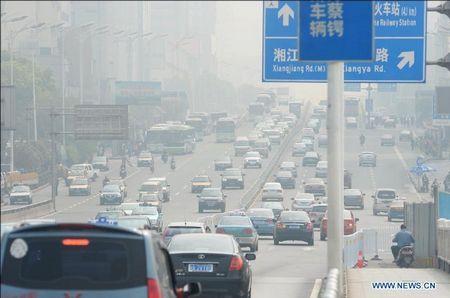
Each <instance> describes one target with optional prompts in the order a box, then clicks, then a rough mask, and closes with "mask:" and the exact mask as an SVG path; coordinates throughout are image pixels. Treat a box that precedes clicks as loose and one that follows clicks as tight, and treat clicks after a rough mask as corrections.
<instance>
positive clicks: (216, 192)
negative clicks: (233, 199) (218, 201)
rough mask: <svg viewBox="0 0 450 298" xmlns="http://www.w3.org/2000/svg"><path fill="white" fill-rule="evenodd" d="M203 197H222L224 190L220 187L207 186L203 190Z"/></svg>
mask: <svg viewBox="0 0 450 298" xmlns="http://www.w3.org/2000/svg"><path fill="white" fill-rule="evenodd" d="M201 196H202V197H221V196H222V192H221V191H220V189H214V188H205V189H203V190H202V192H201Z"/></svg>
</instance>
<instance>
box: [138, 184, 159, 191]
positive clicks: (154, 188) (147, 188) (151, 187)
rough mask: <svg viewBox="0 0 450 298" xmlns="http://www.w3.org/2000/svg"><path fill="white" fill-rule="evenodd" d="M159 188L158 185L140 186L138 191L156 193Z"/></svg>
mask: <svg viewBox="0 0 450 298" xmlns="http://www.w3.org/2000/svg"><path fill="white" fill-rule="evenodd" d="M159 190H160V187H159V185H158V184H142V186H141V188H140V191H147V192H158V191H159Z"/></svg>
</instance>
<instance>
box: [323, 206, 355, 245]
mask: <svg viewBox="0 0 450 298" xmlns="http://www.w3.org/2000/svg"><path fill="white" fill-rule="evenodd" d="M343 217H344V235H350V234H353V233H355V232H356V222H357V221H359V218H356V217H355V216H354V215H353V212H352V211H350V210H344V215H343ZM327 233H328V211H327V212H326V213H325V215H324V217H323V218H322V221H321V223H320V240H322V241H324V240H325V239H326V238H327Z"/></svg>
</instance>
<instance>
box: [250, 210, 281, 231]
mask: <svg viewBox="0 0 450 298" xmlns="http://www.w3.org/2000/svg"><path fill="white" fill-rule="evenodd" d="M247 216H248V217H250V220H251V221H252V223H253V226H254V227H255V229H256V232H258V235H259V236H273V229H274V228H275V222H276V218H275V215H274V214H273V211H272V209H269V208H252V209H249V210H248V211H247Z"/></svg>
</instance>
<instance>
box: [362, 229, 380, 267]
mask: <svg viewBox="0 0 450 298" xmlns="http://www.w3.org/2000/svg"><path fill="white" fill-rule="evenodd" d="M362 233H363V235H364V238H363V239H364V245H363V254H364V256H366V257H369V256H373V257H372V258H371V260H374V261H376V260H380V258H379V257H378V232H377V230H375V229H362Z"/></svg>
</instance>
